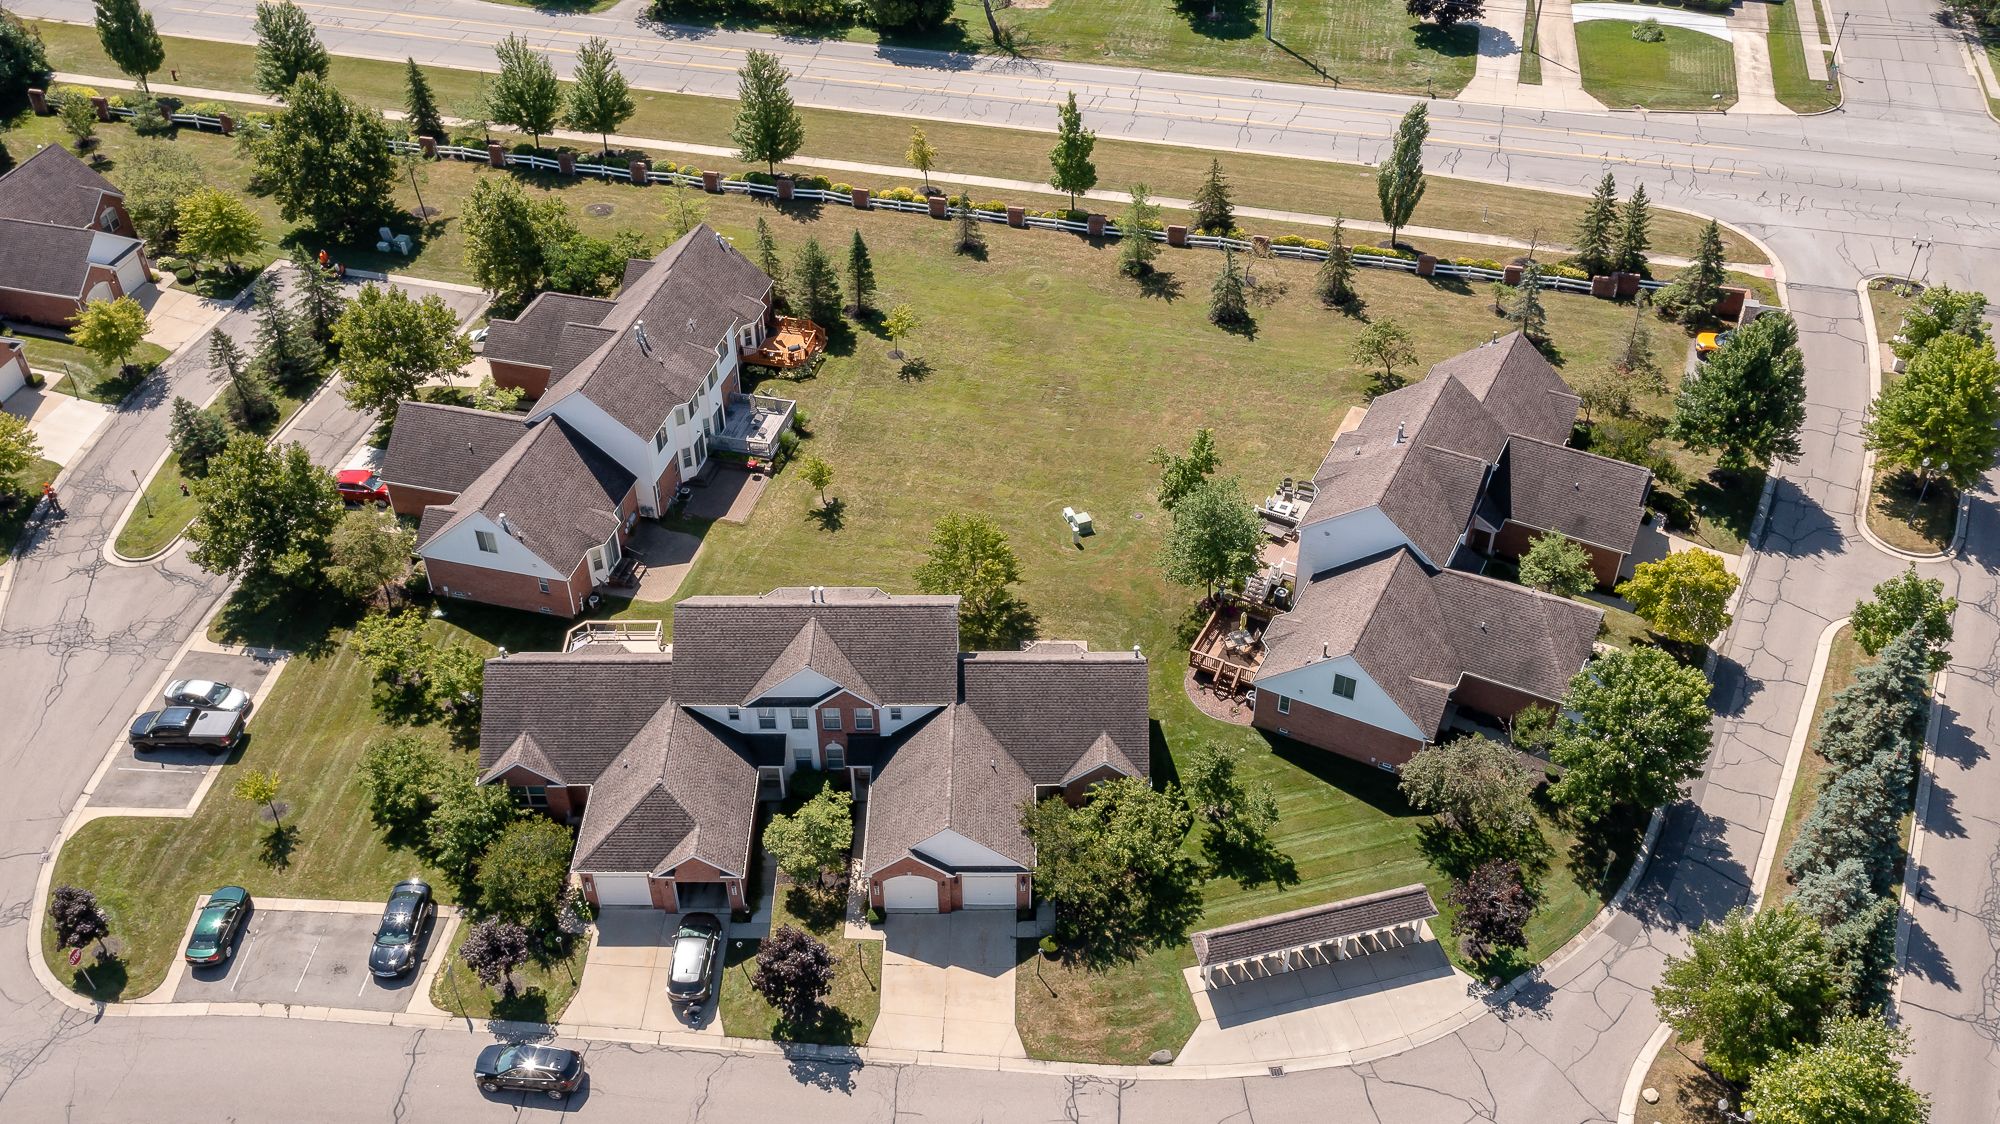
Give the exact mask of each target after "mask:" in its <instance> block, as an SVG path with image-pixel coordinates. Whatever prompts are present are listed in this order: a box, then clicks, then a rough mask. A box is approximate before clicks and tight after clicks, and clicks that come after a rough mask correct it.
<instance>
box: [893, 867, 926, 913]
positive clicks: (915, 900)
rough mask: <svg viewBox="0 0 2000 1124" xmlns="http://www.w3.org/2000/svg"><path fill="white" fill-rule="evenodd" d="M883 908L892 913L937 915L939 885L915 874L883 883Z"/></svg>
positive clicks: (900, 876) (898, 876)
mask: <svg viewBox="0 0 2000 1124" xmlns="http://www.w3.org/2000/svg"><path fill="white" fill-rule="evenodd" d="M882 908H883V909H885V910H887V911H889V912H890V913H936V912H937V908H938V884H937V883H935V882H933V881H931V880H930V879H928V878H922V877H919V876H917V875H914V874H899V875H897V876H896V877H894V878H891V879H889V880H888V881H887V882H884V883H882Z"/></svg>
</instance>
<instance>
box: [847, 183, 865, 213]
mask: <svg viewBox="0 0 2000 1124" xmlns="http://www.w3.org/2000/svg"><path fill="white" fill-rule="evenodd" d="M853 191H854V193H853V194H852V195H851V196H849V198H850V199H851V200H852V201H853V203H854V209H855V210H857V211H865V210H867V209H868V189H867V188H865V187H857V188H854V189H853Z"/></svg>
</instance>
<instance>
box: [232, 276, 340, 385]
mask: <svg viewBox="0 0 2000 1124" xmlns="http://www.w3.org/2000/svg"><path fill="white" fill-rule="evenodd" d="M251 300H252V304H253V305H254V306H255V308H256V310H257V350H256V357H255V358H254V359H252V360H251V363H250V367H251V370H253V371H254V372H255V373H256V374H257V376H258V377H259V378H261V379H263V380H264V382H265V383H266V384H268V385H271V386H277V387H282V388H284V389H287V390H295V389H300V388H302V387H304V386H305V384H306V383H307V382H309V381H310V380H311V379H312V377H313V376H314V375H316V374H318V373H319V368H320V364H321V363H322V362H323V361H324V355H323V353H322V352H321V351H320V348H319V345H318V344H317V343H315V342H313V340H312V338H311V337H310V336H308V335H307V334H306V331H305V329H304V328H303V327H302V326H301V325H300V324H299V321H298V317H297V315H296V314H295V313H293V311H292V310H291V309H290V308H287V307H286V306H285V302H284V300H283V299H282V298H281V296H280V286H279V282H278V280H277V278H276V277H275V276H274V275H273V274H272V273H271V271H270V270H266V271H264V272H263V273H262V274H260V275H259V276H258V278H257V280H256V282H255V283H254V284H253V287H252V289H251Z"/></svg>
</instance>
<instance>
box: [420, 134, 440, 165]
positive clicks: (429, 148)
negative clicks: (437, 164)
mask: <svg viewBox="0 0 2000 1124" xmlns="http://www.w3.org/2000/svg"><path fill="white" fill-rule="evenodd" d="M417 151H418V152H420V153H422V154H423V156H424V159H426V160H435V159H437V154H438V142H437V138H436V137H418V138H417Z"/></svg>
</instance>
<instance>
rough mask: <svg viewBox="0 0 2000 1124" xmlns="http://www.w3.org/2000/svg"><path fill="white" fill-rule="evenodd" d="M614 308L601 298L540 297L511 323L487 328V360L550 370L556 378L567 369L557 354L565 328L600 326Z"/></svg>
mask: <svg viewBox="0 0 2000 1124" xmlns="http://www.w3.org/2000/svg"><path fill="white" fill-rule="evenodd" d="M614 307H616V306H615V305H614V304H613V303H612V302H611V301H608V300H604V299H603V298H601V297H579V296H574V295H572V294H569V293H543V294H541V295H540V296H538V297H536V298H535V299H534V300H532V301H529V302H528V307H526V308H524V309H522V310H521V314H520V315H519V316H516V317H515V318H514V319H512V320H495V321H493V322H492V323H490V324H488V325H487V331H486V351H485V355H486V358H487V359H489V360H491V359H498V360H501V361H502V362H507V363H522V364H526V365H529V366H536V367H549V368H551V369H553V370H555V372H556V373H557V374H561V373H564V372H566V371H568V370H569V367H568V366H563V365H561V363H560V362H559V360H558V353H559V344H560V342H561V341H562V339H563V336H564V334H565V332H564V330H565V328H566V327H568V326H569V325H572V324H582V325H596V324H600V323H602V322H603V321H604V318H605V317H606V316H608V315H610V314H611V310H612V309H613V308H614ZM585 354H588V352H585ZM578 358H581V356H579V357H578ZM570 366H574V363H572V364H570Z"/></svg>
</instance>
